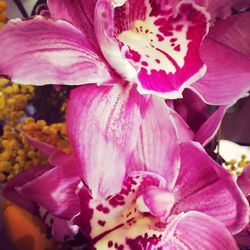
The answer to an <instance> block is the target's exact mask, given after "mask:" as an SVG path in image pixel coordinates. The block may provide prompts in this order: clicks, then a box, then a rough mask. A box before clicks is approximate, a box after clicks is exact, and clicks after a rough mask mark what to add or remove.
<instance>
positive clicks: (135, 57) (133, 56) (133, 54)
mask: <svg viewBox="0 0 250 250" xmlns="http://www.w3.org/2000/svg"><path fill="white" fill-rule="evenodd" d="M125 56H126V58H127V59H131V60H133V61H134V62H139V61H140V59H141V55H140V54H139V53H138V52H137V51H135V50H132V49H129V50H128V51H126V53H125Z"/></svg>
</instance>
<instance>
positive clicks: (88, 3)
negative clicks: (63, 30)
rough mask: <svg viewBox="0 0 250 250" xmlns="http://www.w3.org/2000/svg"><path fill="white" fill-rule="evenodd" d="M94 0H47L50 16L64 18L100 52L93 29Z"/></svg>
mask: <svg viewBox="0 0 250 250" xmlns="http://www.w3.org/2000/svg"><path fill="white" fill-rule="evenodd" d="M95 5H96V0H71V1H70V3H69V2H68V1H67V0H48V7H49V10H50V13H51V16H52V17H53V18H56V19H61V20H66V21H68V22H70V23H72V24H73V25H74V26H75V27H77V28H78V29H79V30H81V31H82V33H83V34H84V35H85V36H86V38H87V39H88V41H89V42H90V44H91V45H94V47H93V50H95V51H96V52H100V49H99V47H98V43H97V40H96V37H95V31H94V12H95Z"/></svg>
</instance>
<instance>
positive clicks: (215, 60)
mask: <svg viewBox="0 0 250 250" xmlns="http://www.w3.org/2000/svg"><path fill="white" fill-rule="evenodd" d="M201 57H202V59H203V61H204V62H205V63H206V65H207V67H208V71H207V73H206V75H205V76H204V77H203V78H202V79H201V80H199V81H197V82H196V83H194V84H193V85H192V86H190V89H192V90H193V91H195V92H196V93H197V94H198V95H199V96H200V97H201V98H202V100H203V101H205V102H206V103H208V104H213V105H228V104H230V105H232V104H233V103H235V102H236V101H237V100H238V99H239V98H241V97H244V96H246V93H247V91H248V90H249V89H250V71H249V66H250V58H247V57H245V56H243V55H242V54H240V53H237V52H236V51H235V50H233V49H230V48H229V47H227V46H223V45H222V44H220V43H218V42H216V41H214V40H211V39H205V40H204V42H203V45H202V46H201ZM235 62H237V63H235Z"/></svg>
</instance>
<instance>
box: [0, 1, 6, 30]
mask: <svg viewBox="0 0 250 250" xmlns="http://www.w3.org/2000/svg"><path fill="white" fill-rule="evenodd" d="M6 8H7V3H6V1H5V0H0V28H1V27H3V26H4V24H5V22H6V21H7V13H6Z"/></svg>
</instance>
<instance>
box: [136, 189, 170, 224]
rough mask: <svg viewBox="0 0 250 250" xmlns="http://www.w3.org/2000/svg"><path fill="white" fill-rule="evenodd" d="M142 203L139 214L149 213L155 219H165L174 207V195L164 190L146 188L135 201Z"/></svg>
mask: <svg viewBox="0 0 250 250" xmlns="http://www.w3.org/2000/svg"><path fill="white" fill-rule="evenodd" d="M137 202H138V203H142V208H141V209H140V206H139V209H140V211H141V212H150V213H151V214H152V215H154V216H155V217H161V218H165V219H166V218H167V217H168V215H169V214H170V211H171V209H172V207H173V205H174V202H175V200H174V195H173V194H172V193H171V192H168V191H166V189H160V188H157V187H148V188H147V189H146V190H145V191H144V192H143V194H142V195H141V196H140V197H139V199H137Z"/></svg>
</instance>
